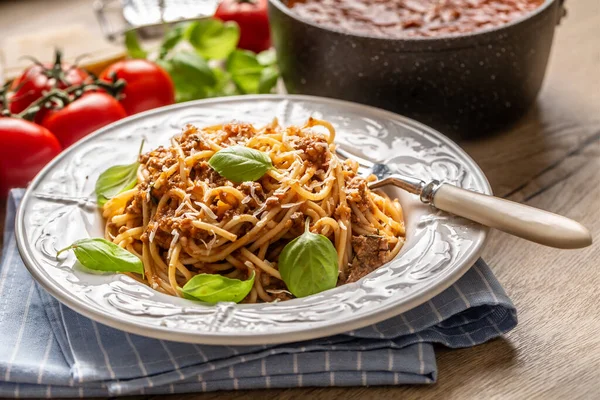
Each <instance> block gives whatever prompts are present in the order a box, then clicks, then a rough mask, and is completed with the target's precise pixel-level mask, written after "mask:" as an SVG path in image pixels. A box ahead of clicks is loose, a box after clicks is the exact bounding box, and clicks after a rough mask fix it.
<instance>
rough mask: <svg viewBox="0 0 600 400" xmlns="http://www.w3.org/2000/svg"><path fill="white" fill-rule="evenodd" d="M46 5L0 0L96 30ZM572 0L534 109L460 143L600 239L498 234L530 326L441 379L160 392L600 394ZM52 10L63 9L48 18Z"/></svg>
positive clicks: (595, 167) (499, 270) (590, 193)
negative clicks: (563, 242) (576, 243)
mask: <svg viewBox="0 0 600 400" xmlns="http://www.w3.org/2000/svg"><path fill="white" fill-rule="evenodd" d="M40 3H41V2H40V1H33V2H31V1H19V2H17V1H9V2H0V26H2V30H3V32H6V31H8V33H20V32H22V31H24V30H26V29H27V27H26V26H25V27H24V26H23V24H22V21H24V20H27V21H28V22H27V25H29V26H33V25H36V24H38V25H40V24H41V25H44V24H45V26H50V25H52V24H60V23H61V22H64V21H69V20H70V17H71V16H76V17H77V18H79V22H82V23H84V24H86V25H87V26H90V27H91V28H90V29H97V28H96V27H95V25H94V24H95V22H94V19H93V16H92V13H91V9H90V8H89V7H90V5H91V1H87V0H70V1H65V0H54V1H52V2H46V1H45V2H44V8H43V9H44V11H43V12H39V10H38V12H32V13H29V12H28V11H27V10H34V9H35V7H36V5H37V6H39V5H40ZM66 5H68V6H69V7H68V8H67V7H65V6H66ZM61 6H62V7H64V8H63V9H62V10H61V11H60V13H59V12H58V10H59V8H60V7H61ZM566 6H567V9H568V15H567V18H565V19H564V20H563V22H562V24H561V26H560V27H558V29H557V33H556V36H555V42H554V47H553V50H552V56H551V60H550V66H549V70H548V74H547V77H546V81H545V84H544V87H543V89H542V92H541V94H540V97H539V99H538V101H537V104H536V105H535V106H534V107H533V109H532V110H531V112H530V113H529V114H528V115H527V116H526V117H525V118H524V119H523V120H522V121H520V123H519V124H518V125H517V126H515V127H514V128H512V129H510V130H507V131H505V132H502V133H499V134H497V135H494V136H491V137H488V138H485V139H479V140H476V141H470V142H463V143H460V144H461V145H462V147H463V148H464V149H466V150H467V152H468V153H469V154H470V155H471V156H472V157H473V158H474V159H475V161H477V163H478V164H479V165H480V166H481V168H482V169H483V171H484V172H485V173H486V175H487V177H488V179H489V180H490V183H491V184H492V187H493V189H494V192H495V193H496V194H497V195H500V196H504V197H506V198H509V199H512V200H517V201H521V202H524V203H527V204H529V205H532V206H535V207H541V208H544V209H547V210H550V211H553V212H556V213H559V214H563V215H566V216H568V217H570V218H573V219H575V220H578V221H580V222H582V223H584V224H585V225H586V226H587V227H588V228H589V229H590V230H591V231H592V235H593V236H594V238H595V239H596V242H595V243H594V245H592V246H591V247H588V248H586V249H583V250H577V251H564V250H563V251H561V250H554V249H549V248H545V247H542V246H539V245H535V244H532V243H529V242H526V241H524V240H519V239H516V238H514V237H511V236H508V235H506V234H503V233H498V232H493V233H492V234H491V238H490V240H489V243H488V245H487V247H486V249H485V251H484V253H483V257H484V259H485V260H486V261H487V262H488V263H489V265H490V266H491V268H492V269H493V270H494V272H495V274H496V276H497V277H498V279H499V281H500V282H501V283H502V284H503V285H504V288H505V289H506V291H507V292H508V294H509V295H510V297H511V298H512V299H513V301H514V303H515V304H516V306H517V309H518V312H519V325H518V326H517V327H516V328H515V329H514V330H513V331H512V332H510V333H509V334H507V335H506V336H505V338H503V339H498V340H494V341H492V342H489V343H486V344H483V345H480V346H476V347H473V348H469V349H463V350H445V349H440V350H439V352H438V358H437V361H438V367H439V377H438V382H437V383H436V384H434V385H431V386H400V387H370V388H360V387H357V388H328V389H320V388H308V389H289V390H260V391H242V392H218V393H208V394H190V395H173V396H166V397H161V398H165V399H170V400H183V399H186V400H187V399H192V398H194V399H217V398H218V399H243V398H269V399H282V400H283V399H296V398H310V399H312V400H321V399H323V400H330V399H333V398H338V397H339V398H348V399H358V398H377V399H396V398H405V399H406V398H415V399H437V398H457V399H482V398H502V399H510V398H514V399H523V398H544V399H558V398H569V399H579V398H581V399H590V398H599V397H600V333H599V332H600V307H599V301H598V298H599V294H600V244H599V243H598V240H599V238H600V171H599V170H600V41H599V38H600V1H598V0H567V2H566ZM50 14H51V15H53V16H54V17H53V18H48V17H46V16H47V15H50ZM15 16H17V17H16V18H15ZM41 25H40V26H41ZM151 398H153V399H157V398H158V396H156V397H151Z"/></svg>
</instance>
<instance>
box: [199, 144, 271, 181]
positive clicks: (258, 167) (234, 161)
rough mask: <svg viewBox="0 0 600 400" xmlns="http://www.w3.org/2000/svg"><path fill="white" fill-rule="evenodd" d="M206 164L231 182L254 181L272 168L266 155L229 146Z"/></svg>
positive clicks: (248, 149)
mask: <svg viewBox="0 0 600 400" xmlns="http://www.w3.org/2000/svg"><path fill="white" fill-rule="evenodd" d="M208 164H209V165H210V166H211V167H212V168H213V169H214V170H215V171H217V172H218V173H219V174H220V175H221V176H224V177H225V178H227V179H229V180H230V181H232V182H236V183H239V182H248V181H256V180H258V179H260V178H262V176H263V175H264V174H265V173H266V172H267V171H268V170H269V169H272V168H273V163H272V162H271V158H270V157H269V155H268V154H267V153H264V152H262V151H258V150H254V149H251V148H249V147H246V146H230V147H226V148H224V149H222V150H219V151H217V152H216V153H215V154H214V155H213V156H212V157H211V158H210V160H208Z"/></svg>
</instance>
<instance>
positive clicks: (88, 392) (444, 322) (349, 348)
mask: <svg viewBox="0 0 600 400" xmlns="http://www.w3.org/2000/svg"><path fill="white" fill-rule="evenodd" d="M22 194H23V192H22V191H13V192H12V194H11V197H10V199H9V203H8V210H7V217H6V231H5V234H4V238H5V239H4V240H5V244H4V250H3V253H2V262H1V263H0V396H5V397H34V398H39V397H86V398H87V397H93V396H114V395H120V394H163V393H182V392H200V391H212V390H232V389H259V388H260V389H263V388H288V387H301V386H360V385H397V384H411V383H414V384H416V383H421V384H422V383H432V382H434V381H435V380H436V376H437V369H436V363H435V354H434V349H433V343H441V344H443V345H445V346H448V347H452V348H455V347H466V346H472V345H476V344H479V343H482V342H485V341H487V340H490V339H492V338H495V337H497V336H500V335H501V334H503V333H504V332H507V331H509V330H510V329H512V328H513V327H514V326H515V325H516V323H517V319H516V311H515V308H514V306H513V304H512V303H511V301H510V299H509V298H508V297H507V296H506V294H505V293H504V291H503V290H502V288H501V287H500V284H499V283H498V282H497V281H496V279H495V278H494V275H493V274H492V272H491V271H490V269H489V268H488V267H487V265H486V264H485V263H484V262H483V261H481V260H479V261H478V262H477V263H476V264H475V265H474V266H473V268H471V269H470V270H469V272H467V273H466V274H465V275H464V277H462V278H461V279H460V280H459V281H458V282H457V283H456V284H454V285H453V286H452V287H450V288H449V289H447V290H446V291H444V292H443V293H441V294H440V295H438V296H436V297H435V298H434V299H432V300H431V301H429V302H427V303H426V304H423V305H422V306H419V307H417V308H415V309H413V310H411V311H409V312H406V313H404V314H403V315H400V316H398V317H395V318H392V319H389V320H387V321H384V322H381V323H378V324H376V325H373V326H370V327H368V328H364V329H360V330H356V331H352V332H348V333H347V334H344V335H337V336H333V337H329V338H324V339H317V340H310V341H306V342H300V343H290V344H284V345H276V346H246V347H228V346H204V345H192V344H184V343H176V342H167V341H163V340H156V339H149V338H146V337H142V336H137V335H132V334H128V333H125V332H122V331H119V330H116V329H112V328H109V327H106V326H104V325H101V324H98V323H96V322H94V321H91V320H89V319H87V318H85V317H83V316H81V315H79V314H77V313H75V312H73V311H71V310H70V309H68V308H66V307H65V306H63V305H61V304H60V303H58V302H57V301H56V300H54V299H53V298H52V297H51V296H49V295H48V294H47V293H46V292H45V291H44V290H43V289H42V288H41V287H40V286H38V285H37V283H35V282H34V281H33V279H32V278H31V276H30V275H29V273H28V272H27V270H26V268H25V266H24V265H23V262H22V261H21V258H20V257H19V253H18V251H17V248H16V243H15V238H14V232H13V225H14V215H15V208H16V206H17V204H18V203H19V201H20V199H21V196H22Z"/></svg>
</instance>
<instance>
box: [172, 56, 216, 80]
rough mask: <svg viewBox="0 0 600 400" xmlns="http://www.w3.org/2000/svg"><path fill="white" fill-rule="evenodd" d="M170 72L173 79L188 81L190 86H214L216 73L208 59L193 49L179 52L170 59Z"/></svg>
mask: <svg viewBox="0 0 600 400" xmlns="http://www.w3.org/2000/svg"><path fill="white" fill-rule="evenodd" d="M168 65H169V67H168V72H169V74H170V75H171V77H172V78H173V79H180V80H181V81H182V82H183V81H187V85H190V86H212V85H214V84H215V83H216V79H215V75H214V74H213V71H212V70H211V69H210V67H209V66H208V64H207V62H206V60H204V58H202V57H201V56H200V55H198V54H196V53H194V52H193V51H180V52H177V53H175V54H174V55H173V57H171V59H170V60H168Z"/></svg>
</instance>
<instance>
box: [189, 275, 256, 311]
mask: <svg viewBox="0 0 600 400" xmlns="http://www.w3.org/2000/svg"><path fill="white" fill-rule="evenodd" d="M254 276H255V273H254V271H252V275H251V276H250V278H249V279H248V280H245V281H241V280H239V279H231V278H227V277H225V276H221V275H216V274H198V275H196V276H194V277H193V278H192V279H190V280H189V281H188V282H187V283H186V284H185V285H184V286H183V288H182V289H181V291H182V292H183V294H184V297H185V298H187V299H190V300H200V301H204V302H207V303H213V304H214V303H218V302H220V301H232V302H234V303H239V302H240V301H242V300H244V298H245V297H246V296H247V295H248V293H250V291H251V290H252V286H254Z"/></svg>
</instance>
